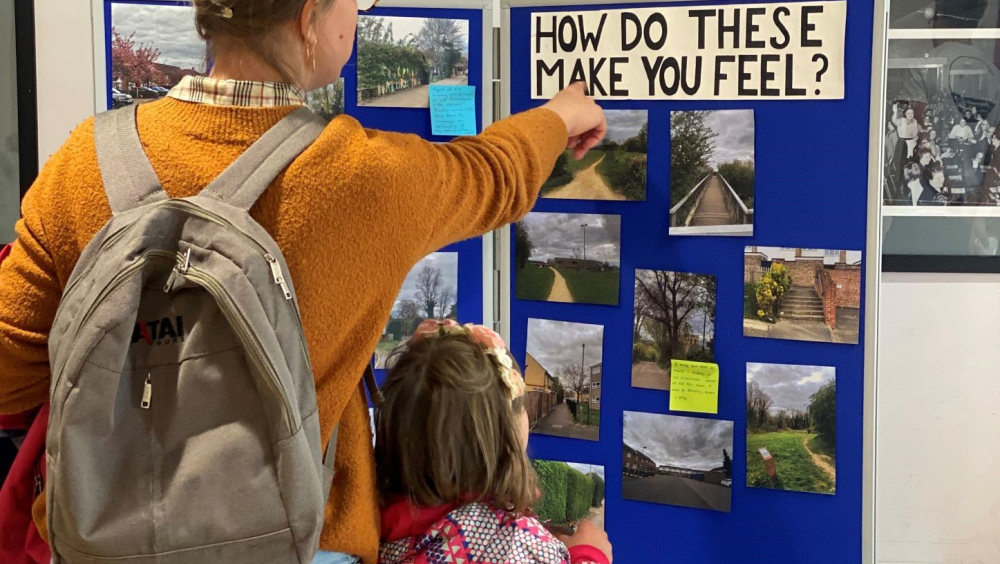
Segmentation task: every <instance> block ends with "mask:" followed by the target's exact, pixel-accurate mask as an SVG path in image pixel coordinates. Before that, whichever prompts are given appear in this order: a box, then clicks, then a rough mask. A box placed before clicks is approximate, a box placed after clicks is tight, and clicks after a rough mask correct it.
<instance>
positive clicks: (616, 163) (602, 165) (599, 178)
mask: <svg viewBox="0 0 1000 564" xmlns="http://www.w3.org/2000/svg"><path fill="white" fill-rule="evenodd" d="M604 115H606V116H607V119H608V135H607V137H606V138H605V139H604V141H603V142H602V143H601V144H600V145H598V146H597V147H595V148H594V149H592V150H591V151H590V152H589V153H587V156H585V157H584V158H583V159H582V160H579V161H578V160H576V158H574V157H573V151H572V149H567V150H566V151H565V152H563V154H562V156H560V157H559V159H558V160H557V161H556V166H555V169H554V170H553V171H552V175H551V176H550V177H549V179H548V180H546V181H545V184H543V185H542V196H541V197H543V198H559V199H568V200H636V201H642V200H645V199H646V161H647V156H646V155H647V139H648V137H649V112H648V111H646V110H605V111H604Z"/></svg>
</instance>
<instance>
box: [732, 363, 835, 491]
mask: <svg viewBox="0 0 1000 564" xmlns="http://www.w3.org/2000/svg"><path fill="white" fill-rule="evenodd" d="M747 486H749V487H752V488H770V489H778V490H790V491H798V492H812V493H824V494H832V493H834V492H835V491H836V489H837V377H836V369H835V368H832V367H829V366H795V365H790V364H759V363H756V362H748V363H747Z"/></svg>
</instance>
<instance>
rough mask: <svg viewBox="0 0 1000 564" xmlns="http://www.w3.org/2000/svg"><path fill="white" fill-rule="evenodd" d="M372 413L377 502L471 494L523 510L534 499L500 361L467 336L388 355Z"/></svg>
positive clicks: (433, 500) (440, 500) (443, 500)
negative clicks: (382, 396)
mask: <svg viewBox="0 0 1000 564" xmlns="http://www.w3.org/2000/svg"><path fill="white" fill-rule="evenodd" d="M391 360H392V361H393V362H394V364H393V365H392V368H391V370H390V372H389V376H388V377H387V379H386V382H385V385H384V387H383V393H384V394H385V403H383V404H382V406H381V408H379V409H378V412H377V423H376V427H377V433H376V436H377V441H376V445H375V462H376V469H377V472H378V487H379V496H380V498H381V501H382V502H383V503H385V502H387V501H388V500H389V499H391V498H393V497H396V496H406V497H407V498H409V500H410V501H411V502H412V503H413V504H415V505H417V506H419V507H434V506H438V505H443V504H449V503H465V502H469V501H471V500H482V501H488V502H490V503H492V504H494V505H495V506H496V507H498V508H503V509H507V510H510V511H514V512H517V513H523V512H525V511H527V510H528V508H529V507H530V506H531V505H532V504H533V503H534V502H535V501H536V499H537V493H536V492H537V489H536V479H535V474H534V472H533V471H532V469H531V463H530V462H529V461H528V458H527V455H526V454H525V451H524V449H525V445H524V444H522V442H521V438H520V431H519V428H520V423H519V417H520V415H521V413H523V411H524V402H523V398H519V399H517V400H515V401H514V402H511V400H510V399H509V397H508V396H507V392H506V387H505V385H504V384H503V382H502V381H501V380H500V376H499V372H498V371H499V362H497V360H495V358H494V357H493V356H491V355H488V354H486V350H485V349H484V347H483V346H482V345H480V344H478V343H476V342H475V341H473V340H472V339H471V338H470V337H469V336H468V335H464V334H451V335H444V336H438V337H435V338H430V339H426V340H423V341H421V342H419V343H417V344H416V345H413V346H412V347H409V348H408V349H406V350H405V351H404V352H402V353H400V354H399V355H398V356H396V357H394V358H393V359H391Z"/></svg>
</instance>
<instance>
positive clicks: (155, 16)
mask: <svg viewBox="0 0 1000 564" xmlns="http://www.w3.org/2000/svg"><path fill="white" fill-rule="evenodd" d="M111 25H112V26H114V28H115V31H117V32H118V33H119V34H121V35H122V36H123V37H128V36H129V35H131V34H132V33H133V32H134V33H135V37H133V39H134V40H135V44H136V47H137V48H138V47H139V45H140V44H142V43H148V44H150V45H152V46H153V47H155V48H157V49H159V50H160V58H159V60H158V61H157V62H160V63H163V64H167V65H173V66H176V67H180V68H182V69H189V68H194V69H195V70H197V71H198V72H204V71H205V42H204V41H202V39H201V37H198V32H197V31H196V30H195V26H194V9H193V8H191V7H189V6H151V5H148V4H117V3H116V4H112V5H111Z"/></svg>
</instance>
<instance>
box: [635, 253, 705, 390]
mask: <svg viewBox="0 0 1000 564" xmlns="http://www.w3.org/2000/svg"><path fill="white" fill-rule="evenodd" d="M717 297H718V292H717V290H716V279H715V277H714V276H708V275H702V274H689V273H687V272H670V271H663V270H637V271H636V272H635V309H633V311H632V386H634V387H636V388H648V389H653V390H669V389H670V361H671V360H674V359H677V360H692V361H695V362H714V361H715V307H716V299H717Z"/></svg>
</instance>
